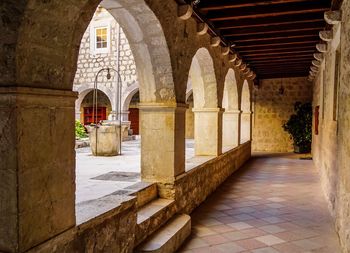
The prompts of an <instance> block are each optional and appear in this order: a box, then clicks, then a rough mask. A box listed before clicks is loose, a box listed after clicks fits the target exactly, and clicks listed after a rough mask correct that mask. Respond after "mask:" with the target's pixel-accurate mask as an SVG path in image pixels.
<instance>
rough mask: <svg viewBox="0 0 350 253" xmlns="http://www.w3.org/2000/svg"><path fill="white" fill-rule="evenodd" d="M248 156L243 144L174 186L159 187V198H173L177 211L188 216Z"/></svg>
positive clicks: (183, 178) (249, 152) (249, 149)
mask: <svg viewBox="0 0 350 253" xmlns="http://www.w3.org/2000/svg"><path fill="white" fill-rule="evenodd" d="M250 157H251V143H250V142H246V143H245V144H242V145H240V146H238V147H236V148H234V149H231V150H229V151H227V152H225V153H223V154H222V155H220V156H218V157H215V158H213V159H210V160H209V161H207V162H205V163H203V164H200V165H198V166H196V167H195V168H193V169H191V170H189V171H188V172H186V173H184V174H182V175H180V176H178V178H177V179H176V181H175V183H174V185H172V184H158V185H159V187H158V190H159V195H160V196H161V197H164V198H170V199H172V198H175V200H176V205H177V210H178V212H183V213H188V214H189V213H191V212H192V211H193V210H194V209H195V208H196V207H197V206H199V205H200V204H201V203H202V202H203V201H205V199H206V198H207V197H208V196H209V195H210V194H211V193H213V192H214V191H215V190H216V188H218V187H219V186H220V184H221V183H223V182H224V181H225V180H226V179H227V178H228V177H229V176H230V175H231V174H232V173H234V172H235V171H236V170H237V169H239V168H241V167H242V165H243V164H244V163H245V162H246V161H248V160H249V158H250Z"/></svg>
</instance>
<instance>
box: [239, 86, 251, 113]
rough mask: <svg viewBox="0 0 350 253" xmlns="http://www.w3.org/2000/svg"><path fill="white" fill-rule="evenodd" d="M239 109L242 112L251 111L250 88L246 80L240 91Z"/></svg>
mask: <svg viewBox="0 0 350 253" xmlns="http://www.w3.org/2000/svg"><path fill="white" fill-rule="evenodd" d="M241 110H242V112H250V111H251V98H250V89H249V84H248V81H247V80H244V82H243V86H242V92H241Z"/></svg>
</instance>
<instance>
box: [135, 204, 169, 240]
mask: <svg viewBox="0 0 350 253" xmlns="http://www.w3.org/2000/svg"><path fill="white" fill-rule="evenodd" d="M175 213H176V210H175V201H174V200H169V199H161V198H159V199H155V200H152V201H151V202H149V203H148V204H146V205H145V206H143V207H141V208H140V209H139V210H138V212H137V225H136V238H135V245H138V244H139V243H141V242H142V241H143V240H144V239H146V238H147V237H148V236H149V235H151V234H152V233H153V232H154V231H156V230H157V229H159V228H160V227H161V226H162V225H164V224H165V223H166V222H167V221H168V220H169V219H170V218H171V217H172V216H173V215H174V214H175Z"/></svg>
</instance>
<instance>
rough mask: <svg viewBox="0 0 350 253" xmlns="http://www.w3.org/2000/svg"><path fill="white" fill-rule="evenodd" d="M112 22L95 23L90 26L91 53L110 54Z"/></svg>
mask: <svg viewBox="0 0 350 253" xmlns="http://www.w3.org/2000/svg"><path fill="white" fill-rule="evenodd" d="M110 32H111V29H110V21H108V20H103V21H94V22H91V24H90V53H91V54H108V53H109V51H110V47H111V43H110V40H111V39H110Z"/></svg>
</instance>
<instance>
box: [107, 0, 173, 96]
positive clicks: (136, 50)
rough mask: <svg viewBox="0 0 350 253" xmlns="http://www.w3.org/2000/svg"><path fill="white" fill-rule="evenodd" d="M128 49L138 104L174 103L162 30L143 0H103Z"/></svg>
mask: <svg viewBox="0 0 350 253" xmlns="http://www.w3.org/2000/svg"><path fill="white" fill-rule="evenodd" d="M101 6H102V7H103V8H105V9H106V10H107V11H109V13H110V14H111V15H112V16H113V17H114V18H115V19H116V21H117V22H118V23H119V25H120V26H121V27H122V28H123V31H124V33H125V35H126V37H127V39H128V42H129V45H130V47H131V50H132V53H133V56H134V59H135V64H136V72H137V77H138V81H139V83H140V99H141V101H142V102H165V101H166V102H169V101H172V102H176V95H175V89H174V81H173V76H172V66H171V60H170V54H169V49H168V46H167V42H166V39H165V36H164V32H163V30H162V26H161V24H160V22H159V20H158V19H157V17H156V16H155V14H154V13H153V11H152V10H151V9H150V8H149V7H148V5H147V4H146V3H145V1H144V0H139V1H129V0H103V1H102V2H101Z"/></svg>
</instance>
